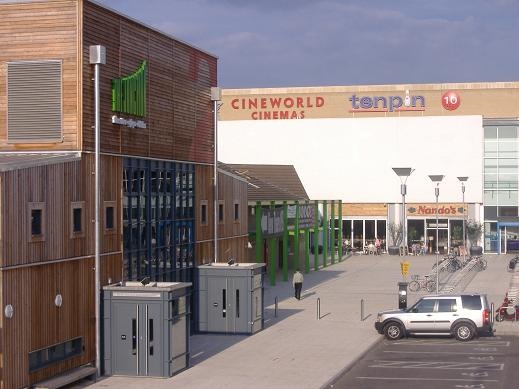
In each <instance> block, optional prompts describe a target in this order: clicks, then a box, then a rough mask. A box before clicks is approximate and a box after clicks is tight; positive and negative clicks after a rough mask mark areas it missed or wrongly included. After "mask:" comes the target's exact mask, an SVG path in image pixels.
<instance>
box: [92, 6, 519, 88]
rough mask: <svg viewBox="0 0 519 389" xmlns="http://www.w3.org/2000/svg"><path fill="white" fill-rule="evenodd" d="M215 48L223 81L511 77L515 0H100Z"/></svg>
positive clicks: (518, 32)
mask: <svg viewBox="0 0 519 389" xmlns="http://www.w3.org/2000/svg"><path fill="white" fill-rule="evenodd" d="M100 2H101V3H104V4H106V5H108V6H109V7H111V8H113V9H115V10H117V11H119V12H121V13H123V14H126V15H128V16H131V17H132V18H135V19H137V20H139V21H142V22H144V23H146V24H148V25H151V26H153V27H155V28H158V29H160V30H162V31H164V32H166V33H168V34H171V35H173V36H175V37H176V38H179V39H181V40H183V41H186V42H188V43H190V44H193V45H195V46H197V47H200V48H201V49H203V50H205V51H209V52H211V53H213V54H215V55H217V56H218V57H219V61H218V83H219V85H220V86H222V87H224V88H254V87H289V86H328V85H365V84H398V83H441V82H482V81H517V80H519V76H518V71H519V45H518V44H517V42H518V40H519V0H392V1H389V0H365V1H360V0H357V1H347V0H344V1H341V0H146V1H142V0H101V1H100Z"/></svg>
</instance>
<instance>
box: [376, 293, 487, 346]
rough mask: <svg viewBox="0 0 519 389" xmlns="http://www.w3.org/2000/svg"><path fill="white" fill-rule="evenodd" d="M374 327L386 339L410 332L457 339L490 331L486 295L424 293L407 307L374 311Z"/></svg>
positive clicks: (468, 337)
mask: <svg viewBox="0 0 519 389" xmlns="http://www.w3.org/2000/svg"><path fill="white" fill-rule="evenodd" d="M375 329H376V330H377V331H378V332H379V333H380V334H384V335H385V336H386V338H387V339H389V340H397V339H400V338H402V337H403V336H407V335H410V334H413V335H415V334H416V335H451V336H454V337H455V338H456V339H458V340H460V341H468V340H471V339H472V338H473V337H474V336H476V335H482V334H488V335H492V334H493V331H494V330H493V321H492V313H491V311H490V307H489V304H488V300H487V297H486V295H484V294H474V295H439V296H424V297H422V298H421V299H419V300H418V301H417V302H416V303H415V304H414V305H413V306H412V307H410V308H408V309H399V310H391V311H383V312H380V313H378V315H377V320H376V322H375Z"/></svg>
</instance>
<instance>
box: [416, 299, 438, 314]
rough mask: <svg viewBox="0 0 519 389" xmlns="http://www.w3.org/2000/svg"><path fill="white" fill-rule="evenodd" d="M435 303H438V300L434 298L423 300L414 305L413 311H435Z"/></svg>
mask: <svg viewBox="0 0 519 389" xmlns="http://www.w3.org/2000/svg"><path fill="white" fill-rule="evenodd" d="M434 304H436V300H434V299H427V300H421V301H419V302H418V303H416V305H415V306H414V307H413V312H416V313H422V312H433V311H434Z"/></svg>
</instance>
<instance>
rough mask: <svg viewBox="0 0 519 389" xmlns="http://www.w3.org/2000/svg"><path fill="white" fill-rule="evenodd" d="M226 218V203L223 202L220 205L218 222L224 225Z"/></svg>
mask: <svg viewBox="0 0 519 389" xmlns="http://www.w3.org/2000/svg"><path fill="white" fill-rule="evenodd" d="M223 217H224V203H223V201H222V202H220V203H219V204H218V222H219V223H223Z"/></svg>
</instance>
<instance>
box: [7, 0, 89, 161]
mask: <svg viewBox="0 0 519 389" xmlns="http://www.w3.org/2000/svg"><path fill="white" fill-rule="evenodd" d="M79 17H80V9H79V4H78V1H75V0H62V1H59V0H58V1H46V2H33V3H27V4H20V3H14V4H2V5H0V47H1V48H2V50H0V148H1V149H2V151H13V150H20V149H23V150H73V149H78V148H79V143H78V136H79V130H78V124H79V113H80V109H79V100H78V88H79V76H78V62H79V60H78V55H79V53H78V20H79ZM31 60H62V62H63V67H62V69H63V78H62V80H63V95H62V104H63V141H62V142H56V143H43V144H34V143H30V144H8V143H7V121H6V117H7V90H6V79H7V62H9V61H31Z"/></svg>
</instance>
